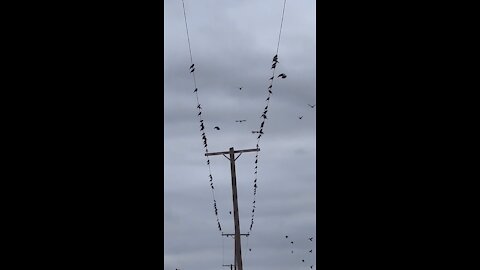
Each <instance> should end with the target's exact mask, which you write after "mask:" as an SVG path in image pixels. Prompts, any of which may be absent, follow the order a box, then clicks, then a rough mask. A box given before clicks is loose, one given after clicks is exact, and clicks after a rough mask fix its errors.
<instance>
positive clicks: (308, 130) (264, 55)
mask: <svg viewBox="0 0 480 270" xmlns="http://www.w3.org/2000/svg"><path fill="white" fill-rule="evenodd" d="M164 7H165V14H164V16H165V20H164V30H165V34H164V45H165V51H164V56H165V62H164V70H165V71H164V77H165V93H164V100H165V104H164V105H165V127H164V138H165V139H164V140H165V141H164V145H165V153H164V160H165V172H164V176H165V183H164V192H165V194H164V195H165V196H164V197H165V199H164V200H165V201H164V208H165V209H164V210H165V214H164V220H165V221H164V222H165V223H164V225H165V226H164V235H165V242H164V251H165V254H164V259H165V260H164V261H165V265H164V269H175V268H179V269H182V270H188V269H200V270H202V269H205V270H207V269H228V267H227V268H225V267H222V264H223V263H225V264H230V263H232V262H233V239H232V238H227V239H222V236H221V235H220V232H219V231H218V229H217V224H216V217H215V214H214V213H213V199H212V193H211V189H210V186H209V177H208V174H209V172H208V167H207V165H206V158H205V156H204V148H203V146H202V140H201V136H200V134H201V133H200V131H199V129H200V126H199V124H200V123H199V119H198V117H197V113H198V110H197V109H196V106H197V100H196V97H195V94H194V93H193V90H194V89H195V87H194V84H193V80H192V75H191V74H190V73H189V70H188V67H189V66H190V55H189V50H188V43H187V37H186V30H185V24H184V17H183V8H182V2H181V1H180V0H166V1H164ZM185 7H186V11H187V20H188V25H189V33H190V41H191V44H192V53H193V60H194V63H195V66H196V70H195V77H196V81H197V87H198V89H199V90H198V93H199V101H200V103H201V105H202V107H203V112H202V114H203V117H204V118H203V119H204V123H205V132H206V135H207V138H208V144H209V151H210V152H216V151H227V150H228V149H229V148H230V147H232V146H233V147H234V148H235V149H248V148H255V145H256V143H257V140H256V137H257V135H256V134H252V133H251V131H252V130H258V129H259V126H260V122H261V118H260V115H261V114H262V112H263V108H264V107H265V105H266V102H265V99H266V98H267V96H268V92H267V87H268V85H269V81H268V78H269V77H270V76H271V74H272V70H271V69H270V66H271V61H272V57H273V55H274V54H275V51H276V46H277V41H278V31H279V27H280V19H281V15H282V8H283V1H281V0H266V1H254V0H243V1H218V0H203V1H191V0H185ZM315 16H316V14H315V1H310V0H296V1H287V4H286V11H285V20H284V24H283V30H282V37H281V43H280V49H279V61H280V63H279V64H278V65H277V69H276V74H277V75H278V74H280V73H286V74H287V76H288V77H287V78H286V79H284V80H282V79H275V80H274V82H273V94H272V96H271V99H270V104H269V111H268V119H267V121H266V122H265V126H264V132H265V134H264V135H263V137H262V140H261V141H260V148H261V151H260V152H259V164H258V180H257V184H258V189H257V196H256V210H255V223H254V226H253V231H252V235H251V236H250V237H248V238H245V237H243V238H242V247H243V248H242V255H243V256H242V257H243V262H244V267H245V269H252V270H260V269H262V270H265V269H280V270H287V269H288V270H296V269H310V268H309V266H310V265H316V259H315V256H316V251H315V242H316V231H315V223H316V206H315V201H316V194H315V186H316V182H315V181H316V180H315V177H316V168H315V160H316V157H315V151H316V141H315V137H316V123H315V121H316V110H317V108H316V107H315V108H314V109H312V108H310V107H309V106H307V103H309V104H316V77H315V70H316V60H315V59H316V58H315V57H316V52H315V46H316V35H315ZM238 87H242V90H241V91H240V90H239V89H238ZM298 116H303V118H302V120H300V119H298ZM240 119H246V120H247V121H246V122H244V123H236V122H235V120H240ZM320 123H321V122H320ZM214 126H219V127H220V130H219V131H217V130H214V129H213V127H214ZM320 130H321V129H320ZM254 160H255V154H254V153H244V154H243V155H242V156H241V157H240V158H239V159H238V160H237V161H236V171H237V184H238V196H239V209H240V210H239V211H240V222H241V230H242V233H246V232H248V229H249V226H250V219H251V211H252V201H253V180H254V179H255V175H254V166H255V165H254ZM210 161H211V169H212V175H213V178H214V185H215V196H216V200H217V204H218V205H217V207H218V211H219V219H220V222H221V224H222V226H223V231H224V232H226V233H233V230H234V227H233V218H232V216H231V215H230V214H229V213H228V212H229V211H231V209H232V201H231V196H232V195H231V192H232V191H231V178H230V167H229V161H228V160H227V159H225V158H224V157H223V156H213V157H211V158H210ZM285 234H288V235H289V236H290V237H289V239H285ZM312 236H313V237H315V238H314V241H313V242H312V241H309V240H308V237H312ZM290 239H292V240H293V241H294V245H291V244H290ZM249 248H251V249H252V251H249V250H248V249H249ZM310 249H312V250H313V251H312V253H309V252H308V251H309V250H310ZM292 250H293V251H294V253H293V254H291V251H292ZM302 259H305V263H303V262H301V260H302ZM314 269H316V268H315V267H314Z"/></svg>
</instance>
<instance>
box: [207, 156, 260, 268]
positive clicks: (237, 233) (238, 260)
mask: <svg viewBox="0 0 480 270" xmlns="http://www.w3.org/2000/svg"><path fill="white" fill-rule="evenodd" d="M258 151H260V148H255V149H245V150H237V151H235V150H234V149H233V147H230V151H227V152H216V153H206V154H205V156H215V155H223V156H224V157H226V158H227V159H228V160H230V170H231V174H232V196H233V217H234V225H235V260H234V263H235V269H237V266H238V270H243V264H242V245H241V243H240V219H239V218H238V197H237V176H236V174H235V160H236V159H237V158H239V157H240V156H241V155H242V153H245V152H258ZM235 153H240V154H239V155H238V156H237V158H235ZM225 154H230V158H228V157H227V156H226V155H225Z"/></svg>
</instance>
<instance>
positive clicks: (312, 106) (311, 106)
mask: <svg viewBox="0 0 480 270" xmlns="http://www.w3.org/2000/svg"><path fill="white" fill-rule="evenodd" d="M307 105H308V106H310V108H312V109H313V108H314V107H315V106H316V105H317V104H315V105H310V104H307Z"/></svg>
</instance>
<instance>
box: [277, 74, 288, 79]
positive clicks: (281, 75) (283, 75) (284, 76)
mask: <svg viewBox="0 0 480 270" xmlns="http://www.w3.org/2000/svg"><path fill="white" fill-rule="evenodd" d="M278 77H282V79H285V78H286V77H287V75H285V73H282V74H280V75H278Z"/></svg>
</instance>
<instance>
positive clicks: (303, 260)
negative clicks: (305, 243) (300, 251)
mask: <svg viewBox="0 0 480 270" xmlns="http://www.w3.org/2000/svg"><path fill="white" fill-rule="evenodd" d="M285 239H288V235H285ZM308 240H310V242H313V237H309V238H308ZM290 244H291V245H293V244H294V241H290ZM309 253H310V254H313V249H310V250H309V251H308V252H306V254H309ZM291 254H293V246H292V251H291ZM302 263H305V258H303V259H302ZM310 269H313V265H310Z"/></svg>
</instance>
